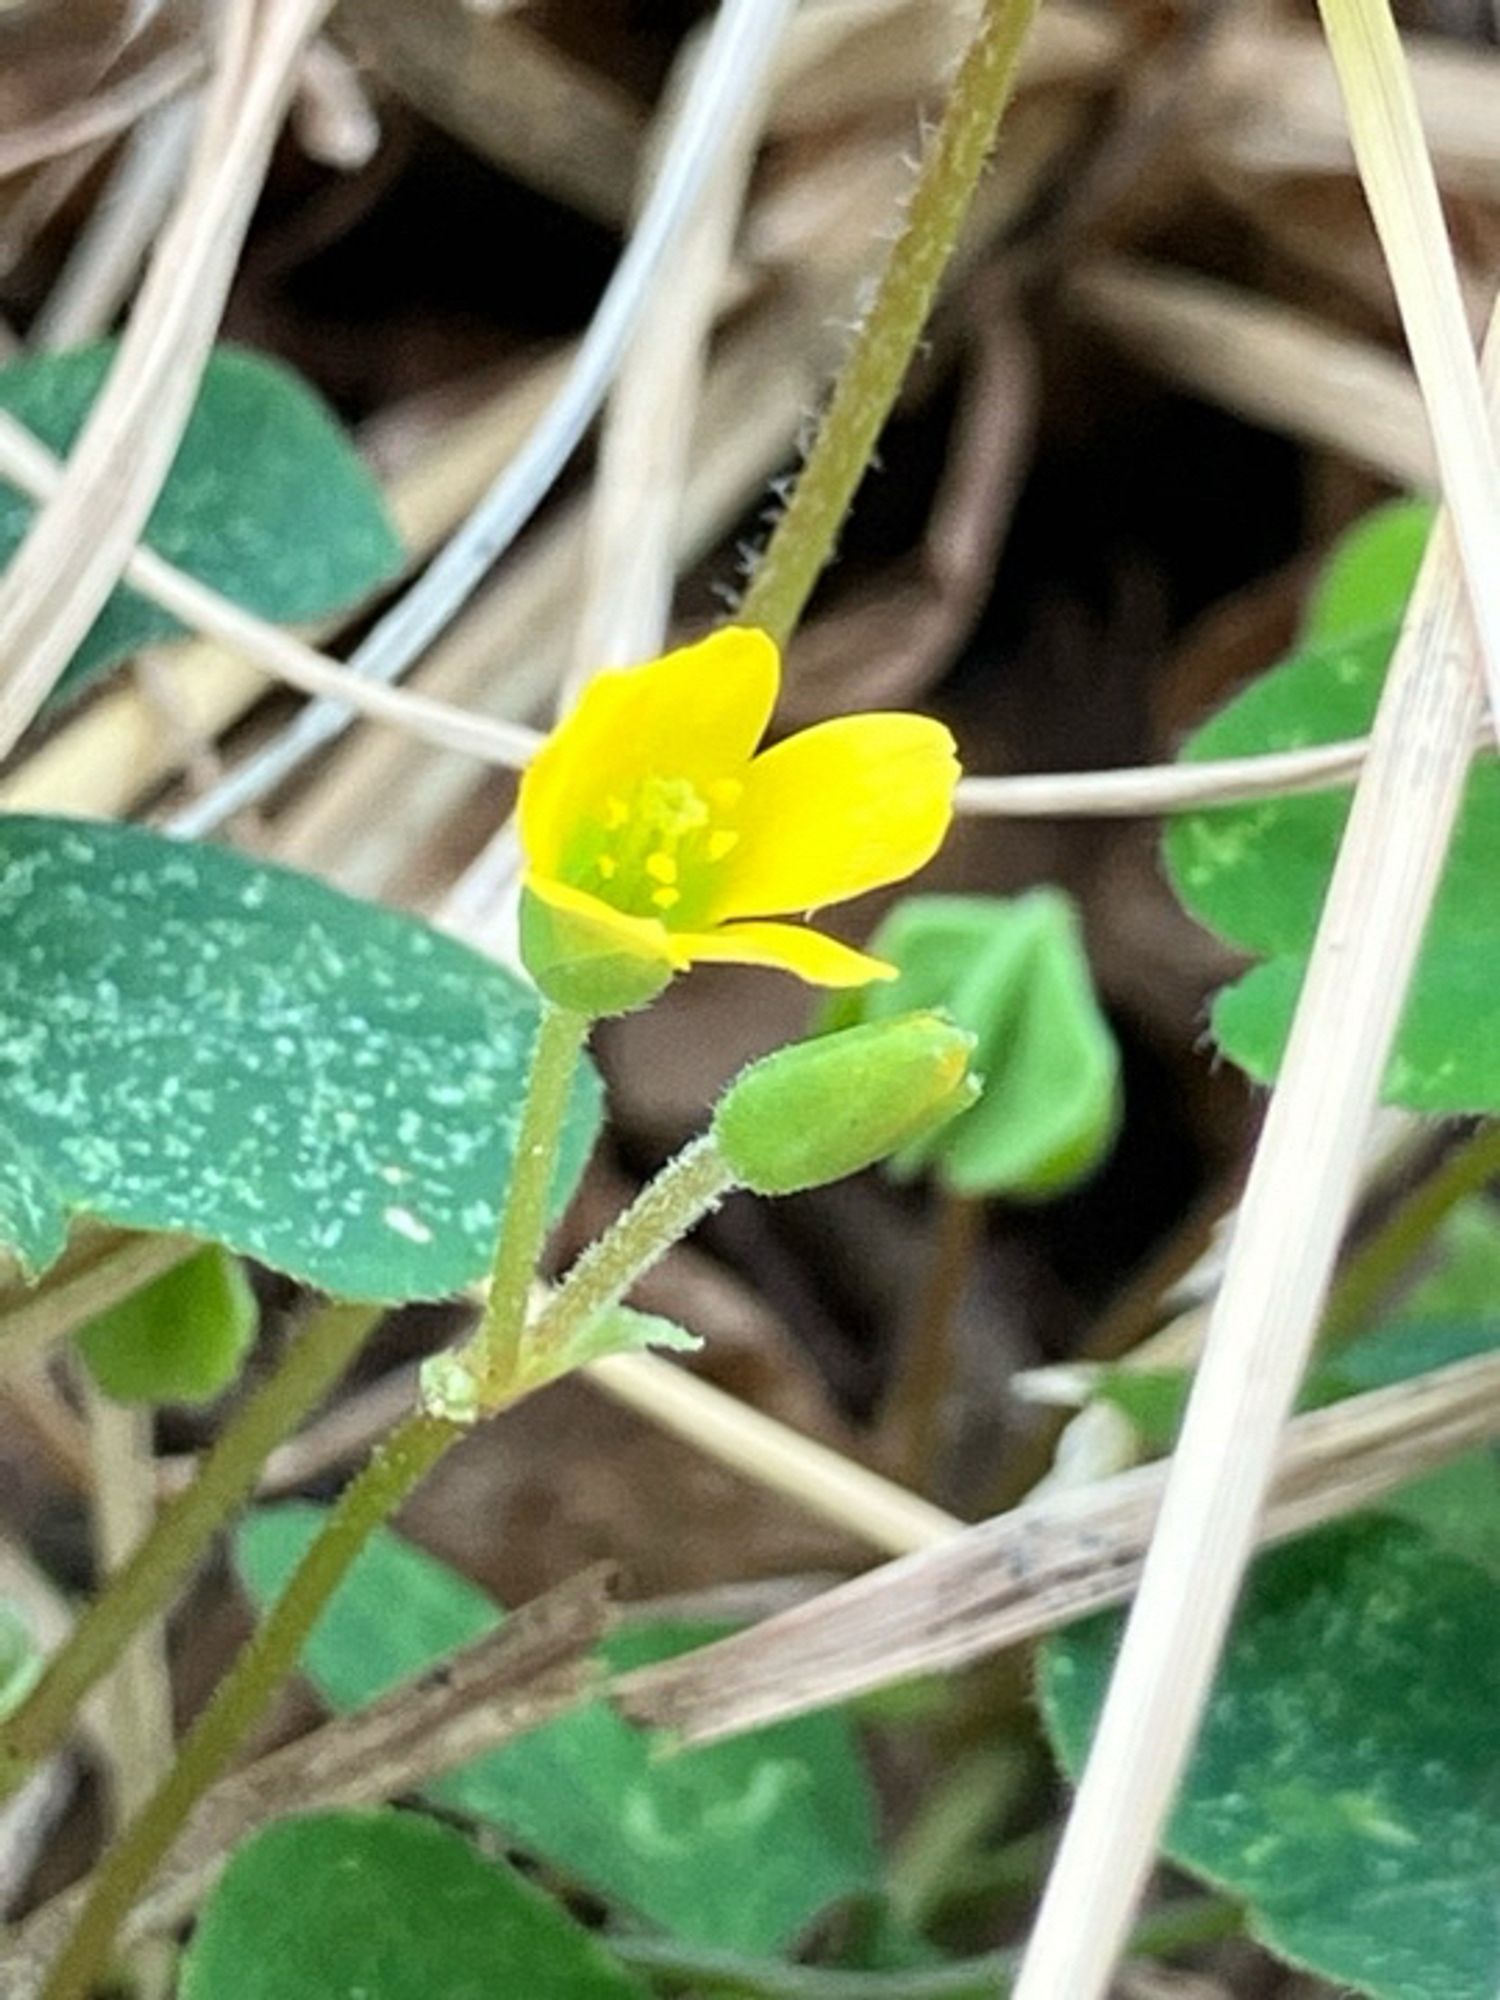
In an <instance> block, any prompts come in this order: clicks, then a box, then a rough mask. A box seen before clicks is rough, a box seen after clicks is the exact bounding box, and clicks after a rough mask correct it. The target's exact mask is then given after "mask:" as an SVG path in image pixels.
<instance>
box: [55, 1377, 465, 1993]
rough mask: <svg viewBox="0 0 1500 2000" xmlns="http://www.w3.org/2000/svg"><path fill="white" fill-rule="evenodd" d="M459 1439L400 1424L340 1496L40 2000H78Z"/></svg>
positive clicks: (421, 1419) (102, 1877)
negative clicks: (374, 1538)
mask: <svg viewBox="0 0 1500 2000" xmlns="http://www.w3.org/2000/svg"><path fill="white" fill-rule="evenodd" d="M466 1435H467V1432H466V1431H465V1430H464V1428H463V1427H462V1426H460V1425H457V1424H451V1423H448V1422H446V1421H445V1420H444V1419H443V1418H441V1417H434V1416H429V1415H427V1414H426V1413H422V1414H419V1415H417V1416H414V1417H408V1418H407V1420H406V1422H405V1423H404V1424H402V1425H401V1426H400V1427H399V1428H398V1429H397V1430H396V1431H394V1432H393V1433H392V1435H391V1436H390V1437H389V1438H388V1439H387V1440H386V1442H385V1444H384V1445H383V1446H382V1447H381V1449H380V1450H379V1451H378V1452H377V1453H376V1454H375V1456H374V1457H373V1458H372V1459H371V1460H370V1463H369V1464H368V1465H367V1466H366V1467H365V1469H364V1471H363V1472H362V1473H360V1475H359V1477H358V1478H357V1479H355V1480H354V1481H353V1482H352V1483H351V1484H350V1485H349V1486H347V1487H346V1488H345V1490H344V1493H343V1495H342V1497H341V1498H340V1500H339V1501H338V1503H337V1505H336V1506H335V1507H334V1509H333V1511H332V1513H331V1514H330V1515H329V1517H328V1520H327V1522H326V1523H325V1525H324V1527H323V1530H322V1532H321V1533H320V1534H319V1536H318V1538H317V1540H316V1541H315V1542H314V1543H313V1545H312V1547H311V1548H310V1549H309V1550H308V1552H307V1554H306V1555H305V1556H304V1558H303V1560H302V1562H301V1564H300V1565H299V1566H298V1568H297V1570H296V1572H295V1573H294V1575H293V1577H292V1579H291V1581H290V1583H289V1584H288V1585H287V1587H286V1589H285V1590H284V1591H283V1592H282V1594H281V1596H280V1597H279V1598H278V1599H277V1601H276V1603H275V1605H274V1606H273V1607H272V1609H271V1611H270V1612H269V1614H268V1615H267V1617H266V1618H265V1620H264V1621H263V1623H262V1624H261V1625H260V1626H259V1627H258V1628H257V1630H256V1632H255V1634H254V1636H253V1638H251V1640H250V1641H249V1643H248V1644H247V1645H246V1646H245V1647H244V1649H243V1650H242V1651H241V1653H240V1655H239V1657H238V1659H237V1660H236V1661H235V1663H234V1665H233V1666H232V1667H231V1668H230V1670H229V1672H228V1674H227V1675H226V1676H225V1678H224V1679H223V1680H222V1681H221V1682H220V1683H219V1686H218V1687H217V1688H216V1689H215V1691H214V1695H213V1698H212V1699H211V1701H210V1702H209V1704H208V1706H207V1708H205V1709H204V1711H203V1713H202V1714H201V1715H200V1716H199V1717H198V1720H197V1721H196V1722H195V1723H194V1725H193V1727H192V1729H191V1730H190V1731H189V1732H188V1735H187V1737H186V1739H185V1740H184V1742H183V1745H182V1748H181V1751H180V1753H179V1755H178V1759H177V1762H176V1764H175V1765H174V1766H173V1768H172V1770H171V1771H170V1772H169V1773H168V1775H167V1777H166V1778H165V1779H164V1780H163V1782H162V1784H161V1785H160V1786H159V1787H158V1789H157V1790H156V1792H155V1793H154V1794H153V1795H152V1797H151V1798H150V1800H149V1801H148V1802H147V1804H146V1805H145V1807H144V1808H143V1809H142V1811H141V1812H140V1813H139V1814H138V1815H137V1817H136V1818H135V1819H134V1820H133V1821H132V1822H131V1824H130V1825H129V1827H128V1828H127V1829H126V1830H125V1832H124V1834H123V1835H122V1836H121V1838H120V1839H119V1840H118V1841H117V1842H116V1844H115V1845H114V1846H113V1847H112V1848H111V1849H110V1850H109V1852H108V1853H107V1854H106V1855H105V1857H104V1859H103V1861H101V1862H100V1864H99V1866H98V1868H97V1869H96V1870H95V1871H94V1875H93V1879H92V1881H91V1883H90V1886H89V1893H88V1896H87V1898H86V1900H85V1902H84V1905H83V1908H82V1910H81V1912H80V1913H79V1918H78V1922H77V1924H76V1926H75V1928H74V1930H73V1932H72V1934H71V1936H70V1937H69V1939H68V1942H67V1944H66V1945H65V1946H64V1947H63V1949H62V1952H61V1953H60V1954H59V1956H58V1959H57V1962H56V1964H55V1965H54V1966H53V1967H52V1971H51V1973H50V1975H49V1977H48V1980H47V1984H46V1986H45V1987H44V1988H43V1993H42V2000H85V1996H86V1995H87V1994H88V1993H89V1992H90V1991H91V1989H92V1987H93V1985H94V1982H95V1981H96V1979H98V1978H99V1976H100V1975H101V1973H102V1972H103V1971H104V1969H105V1966H106V1964H107V1962H108V1959H109V1955H110V1951H111V1949H112V1947H113V1945H114V1940H115V1937H116V1935H117V1933H118V1931H119V1928H120V1925H121V1923H122V1922H123V1921H124V1919H125V1917H126V1915H127V1914H128V1912H129V1910H130V1907H131V1905H132V1903H133V1902H134V1901H135V1899H136V1897H137V1895H138V1894H139V1893H140V1891H141V1890H142V1889H143V1888H144V1887H145V1885H146V1883H147V1882H148V1881H149V1880H150V1878H151V1876H152V1875H153V1874H154V1873H155V1871H156V1867H157V1864H158V1862H159V1861H160V1860H161V1858H162V1856H163V1855H164V1854H165V1853H166V1851H167V1849H168V1848H169V1847H170V1846H171V1845H172V1843H173V1841H174V1840H175V1839H176V1837H177V1835H178V1833H179V1832H180V1831H181V1829H182V1827H183V1825H184V1824H185V1822H186V1820H187V1818H188V1815H189V1814H190V1813H191V1812H192V1810H193V1808H194V1806H195V1805H196V1804H197V1802H198V1800H199V1799H200V1797H201V1796H202V1795H203V1793H204V1792H205V1791H206V1790H207V1789H208V1787H209V1786H210V1785H211V1784H213V1783H214V1781H215V1780H216V1779H217V1778H218V1777H219V1776H220V1774H221V1773H222V1772H223V1771H224V1770H225V1768H226V1767H227V1766H228V1764H229V1762H230V1760H231V1759H232V1758H233V1756H234V1755H235V1752H236V1751H237V1750H238V1749H239V1747H240V1745H241V1744H242V1743H243V1742H244V1740H245V1737H246V1736H247V1735H248V1734H249V1732H250V1730H251V1728H252V1727H253V1726H254V1725H255V1723H256V1722H257V1721H258V1720H259V1718H260V1716H261V1714H262V1712H263V1711H264V1709H265V1706H266V1704H267V1702H268V1701H269V1700H270V1698H271V1696H272V1695H273V1694H274V1693H275V1692H276V1689H277V1688H278V1687H279V1686H280V1685H281V1682H282V1681H283V1680H284V1679H285V1677H286V1675H287V1674H289V1673H290V1672H291V1670H292V1668H293V1667H294V1666H295V1665H296V1663H297V1658H298V1655H299V1654H300V1653H301V1651H302V1647H303V1643H304V1642H305V1640H306V1638H307V1635H308V1633H309V1632H310V1631H311V1630H312V1627H313V1625H314V1624H315V1623H316V1621H317V1618H318V1614H319V1613H320V1612H321V1611H322V1609H323V1607H324V1605H325V1604H326V1603H327V1602H328V1599H329V1598H330V1597H331V1596H332V1595H333V1592H334V1591H335V1590H336V1589H337V1588H338V1586H339V1584H340V1582H341V1581H342V1580H343V1578H344V1576H345V1575H346V1574H347V1572H348V1569H349V1566H350V1564H351V1563H352V1562H353V1561H354V1558H355V1557H356V1556H357V1555H358V1554H359V1552H360V1550H361V1549H362V1548H363V1547H364V1545H365V1543H366V1541H367V1540H368V1539H369V1537H370V1536H371V1534H373V1533H374V1531H375V1529H376V1528H378V1527H379V1526H381V1524H382V1523H383V1522H385V1521H386V1520H388V1519H389V1518H390V1516H391V1515H392V1514H393V1513H394V1512H395V1510H396V1509H397V1507H399V1506H400V1504H401V1502H402V1501H403V1500H404V1499H405V1498H406V1496H407V1495H408V1494H409V1493H410V1492H411V1491H412V1489H413V1487H415V1486H416V1484H417V1483H418V1481H419V1480H420V1479H421V1478H422V1477H423V1476H424V1474H426V1473H427V1472H428V1471H430V1469H431V1468H432V1467H433V1466H434V1465H435V1464H436V1463H437V1461H438V1460H439V1459H440V1458H441V1457H442V1455H443V1453H444V1452H445V1451H446V1450H447V1449H448V1447H449V1446H450V1445H451V1444H454V1443H456V1442H457V1440H458V1439H459V1438H461V1437H464V1436H466Z"/></svg>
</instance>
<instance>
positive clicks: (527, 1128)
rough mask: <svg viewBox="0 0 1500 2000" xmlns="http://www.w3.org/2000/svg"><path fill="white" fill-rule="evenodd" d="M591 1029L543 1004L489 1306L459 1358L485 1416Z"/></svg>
mask: <svg viewBox="0 0 1500 2000" xmlns="http://www.w3.org/2000/svg"><path fill="white" fill-rule="evenodd" d="M589 1025H590V1024H589V1021H588V1018H587V1016H585V1015H583V1014H574V1013H571V1012H569V1011H568V1009H566V1008H563V1007H554V1006H553V1005H552V1004H551V1003H550V1001H544V1002H543V1004H542V1018H541V1023H540V1025H539V1027H538V1028H537V1037H536V1048H535V1050H534V1051H533V1054H532V1058H531V1082H530V1085H529V1087H528V1089H527V1093H526V1108H525V1110H524V1111H523V1112H522V1114H521V1130H520V1133H519V1135H518V1137H517V1139H516V1159H515V1166H514V1168H513V1169H512V1171H511V1181H510V1191H509V1193H508V1195H507V1197H506V1203H505V1219H504V1221H503V1222H502V1223H501V1225H500V1239H499V1241H498V1243H497V1244H496V1246H495V1261H494V1264H493V1265H492V1267H491V1270H490V1294H489V1299H488V1302H487V1303H486V1305H485V1309H484V1317H483V1319H481V1321H480V1322H479V1330H478V1332H477V1333H476V1334H475V1335H474V1338H473V1340H472V1342H471V1343H470V1345H469V1348H468V1350H467V1352H466V1355H465V1357H464V1358H465V1360H466V1361H467V1363H468V1365H469V1367H470V1369H471V1371H472V1373H473V1375H474V1378H475V1381H476V1383H477V1384H478V1387H479V1399H480V1404H481V1407H482V1408H484V1409H485V1410H490V1409H497V1408H499V1407H500V1406H501V1405H503V1404H504V1403H506V1402H507V1401H509V1400H510V1399H511V1397H512V1395H513V1393H514V1390H515V1385H516V1376H517V1369H518V1366H519V1363H520V1358H521V1336H522V1329H523V1328H524V1326H525V1324H526V1304H527V1299H528V1298H529V1296H530V1291H531V1284H532V1280H533V1279H534V1278H535V1276H536V1267H537V1259H538V1258H539V1257H540V1256H541V1252H542V1244H543V1242H544V1240H545V1238H546V1234H547V1215H548V1211H549V1208H550V1206H551V1200H552V1182H553V1179H554V1176H555V1174H556V1171H557V1156H558V1152H559V1150H560V1149H561V1146H562V1135H563V1126H564V1122H565V1119H566V1116H567V1109H568V1092H569V1090H570V1089H571V1088H572V1083H573V1077H574V1074H575V1072H576V1070H577V1068H578V1059H579V1057H580V1055H581V1054H582V1053H583V1044H584V1041H585V1040H586V1038H587V1036H588V1031H589Z"/></svg>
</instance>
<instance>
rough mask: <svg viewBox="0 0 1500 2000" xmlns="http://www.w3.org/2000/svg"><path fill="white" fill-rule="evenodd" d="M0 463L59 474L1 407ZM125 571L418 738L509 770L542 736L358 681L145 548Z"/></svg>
mask: <svg viewBox="0 0 1500 2000" xmlns="http://www.w3.org/2000/svg"><path fill="white" fill-rule="evenodd" d="M0 470H3V471H4V472H5V474H6V475H7V477H9V478H12V479H14V480H15V481H16V483H17V484H18V485H20V486H21V487H23V488H24V489H25V490H26V491H28V492H30V493H34V494H39V495H46V494H50V493H56V492H57V491H58V489H59V486H60V485H61V481H62V478H63V473H62V471H61V468H60V467H59V466H58V464H57V461H56V460H55V459H54V458H53V457H52V455H51V453H50V452H48V451H47V450H46V449H45V448H44V447H43V446H42V445H40V444H38V442H37V441H36V439H35V438H33V437H32V436H31V435H30V434H29V433H28V432H27V431H26V430H24V429H23V428H22V426H21V425H19V424H18V423H17V422H16V421H15V419H14V418H13V417H10V416H7V415H5V414H4V413H3V412H0ZM124 575H125V577H126V580H127V581H128V582H130V583H133V584H135V585H136V586H137V588H138V589H140V590H141V591H143V592H144V593H145V595H146V596H147V597H149V598H151V599H152V600H153V602H154V603H156V604H159V605H160V606H161V607H162V609H163V610H164V611H170V612H171V613H172V615H173V617H174V618H180V619H181V620H182V622H183V624H185V625H187V626H189V627H191V628H192V629H193V630H195V631H197V632H200V633H202V634H203V635H204V636H205V637H206V638H211V639H217V640H218V641H219V643H220V644H221V645H223V646H227V647H228V648H229V649H230V650H231V651H232V652H234V653H235V654H237V655H238V656H239V657H240V658H242V659H245V660H249V661H250V662H252V664H254V665H255V666H257V667H260V668H262V669H263V670H264V671H265V672H266V673H268V674H272V675H274V676H275V678H276V679H277V680H280V681H285V682H286V683H287V685H288V686H290V687H294V688H298V689H300V690H301V691H302V692H303V693H304V694H312V695H324V696H328V697H331V698H333V699H335V700H338V701H342V702H347V703H348V705H349V707H351V708H353V709H357V710H358V711H359V712H360V714H362V715H366V716H369V717H370V718H371V719H372V720H375V721H379V722H389V723H392V724H393V725H394V726H395V727H396V728H398V729H405V730H407V731H409V732H410V733H411V734H412V735H414V736H420V737H421V738H422V739H423V741H424V742H427V743H433V744H436V745H438V746H439V747H440V748H442V749H445V750H460V751H463V752H465V753H466V754H467V755H469V756H473V757H477V758H479V759H481V760H482V761H483V762H485V763H492V764H500V765H504V766H506V767H507V768H509V769H512V770H514V769H516V768H518V767H519V766H520V765H522V764H524V763H526V761H527V760H528V759H529V758H530V756H531V755H532V753H533V751H534V750H535V749H536V746H537V744H538V743H539V742H540V741H541V738H540V737H539V736H538V735H537V733H536V731H535V730H532V729H525V728H522V727H520V726H518V725H515V724H509V723H504V722H495V721H492V720H490V719H489V718H488V717H486V716H480V715H471V714H470V713H469V712H468V711H467V710H466V709H461V708H454V707H451V706H450V705H449V704H448V703H447V702H441V701H433V700H431V699H429V698H428V697H427V696H425V695H420V694H411V693H408V692H406V691H405V690H404V689H402V688H396V687H387V686H386V685H384V684H383V683H381V682H374V681H368V680H362V679H361V678H360V677H359V676H358V675H357V674H355V673H353V672H352V671H351V670H350V669H349V668H348V667H345V666H341V665H340V664H339V662H338V661H337V660H333V659H330V658H329V657H328V655H327V654H326V653H320V652H318V651H317V649H316V648H315V647H313V646H309V645H308V644H307V643H306V642H305V641H304V640H302V639H299V638H297V637H296V636H295V634H293V633H291V632H285V631H283V630H282V629H281V628H280V627H279V626H276V625H270V624H267V623H266V621H265V620H264V619H262V618H257V617H256V616H255V615H254V613H253V612H249V611H243V610H241V608H240V607H239V605H237V604H234V603H232V602H231V601H230V600H229V599H228V598H227V597H221V596H219V594H218V593H217V592H216V591H213V590H210V589H209V588H208V587H207V585H206V584H201V583H199V582H197V581H196V579H195V578H193V577H190V576H188V575H187V574H186V573H185V572H184V571H182V570H180V569H174V568H173V566H172V565H171V564H170V563H168V562H165V561H163V559H162V558H161V557H160V556H158V555H155V554H153V552H152V551H151V550H150V549H148V548H144V547H141V548H137V549H134V550H133V551H132V552H131V553H130V554H129V555H128V556H127V557H126V560H125V566H124Z"/></svg>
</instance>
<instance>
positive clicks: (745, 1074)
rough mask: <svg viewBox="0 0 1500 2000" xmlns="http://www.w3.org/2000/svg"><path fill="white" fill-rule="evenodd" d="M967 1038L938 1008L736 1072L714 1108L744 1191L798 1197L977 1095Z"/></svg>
mask: <svg viewBox="0 0 1500 2000" xmlns="http://www.w3.org/2000/svg"><path fill="white" fill-rule="evenodd" d="M973 1049H974V1037H973V1036H972V1035H971V1034H968V1033H966V1032H965V1030H964V1029H962V1028H957V1027H955V1026H954V1025H953V1023H952V1022H951V1021H950V1020H947V1019H946V1018H945V1017H944V1016H943V1015H941V1014H930V1013H928V1014H906V1015H903V1016H902V1017H901V1018H900V1019H899V1020H894V1021H875V1022H871V1023H870V1024H869V1025H868V1026H865V1027H860V1028H849V1029H846V1030H845V1031H844V1032H843V1033H841V1034H835V1035H822V1036H819V1037H817V1038H816V1039H814V1040H813V1041H809V1042H793V1043H792V1044H791V1045H790V1047H788V1048H784V1049H778V1050H777V1051H776V1053H775V1054H774V1055H769V1056H766V1057H764V1058H763V1059H762V1060H761V1061H760V1062H757V1063H752V1064H751V1065H750V1067H749V1068H748V1069H747V1070H742V1071H741V1073H740V1074H739V1076H737V1077H736V1078H735V1080H734V1082H733V1083H732V1084H730V1086H729V1088H728V1090H726V1091H725V1093H724V1095H723V1097H721V1098H720V1100H719V1105H718V1109H717V1110H716V1111H715V1113H714V1121H713V1133H714V1138H715V1140H716V1141H717V1142H718V1147H719V1151H720V1152H721V1153H722V1154H723V1156H724V1158H725V1160H726V1161H727V1162H728V1163H729V1165H730V1167H731V1168H732V1169H733V1171H734V1175H735V1178H736V1179H737V1180H738V1181H739V1182H740V1184H741V1185H742V1186H743V1187H747V1188H750V1189H752V1190H753V1191H754V1192H755V1193H756V1194H796V1193H797V1191H798V1190H799V1189H800V1188H810V1187H821V1186H822V1185H823V1184H824V1183H825V1182H826V1181H837V1180H842V1179H843V1177H844V1175H845V1174H854V1173H858V1172H859V1170H860V1168H861V1167H868V1166H872V1165H873V1164H874V1162H875V1161H876V1160H883V1159H884V1158H885V1157H886V1155H887V1154H889V1153H893V1152H895V1151H896V1150H897V1149H898V1148H899V1147H901V1146H907V1145H910V1144H911V1143H912V1141H913V1140H914V1139H916V1138H918V1137H920V1136H922V1135H924V1134H926V1133H927V1132H930V1131H931V1130H933V1128H934V1127H936V1126H938V1125H942V1124H945V1123H946V1122H947V1121H948V1119H950V1118H952V1117H955V1116H956V1115H957V1113H958V1112H960V1111H966V1110H967V1109H968V1108H969V1106H970V1105H971V1104H972V1103H973V1102H974V1101H975V1099H976V1098H977V1097H978V1096H979V1084H978V1082H977V1080H976V1079H975V1078H974V1077H973V1076H972V1075H970V1073H969V1057H970V1055H971V1054H972V1053H973Z"/></svg>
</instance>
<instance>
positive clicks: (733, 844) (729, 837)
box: [708, 826, 740, 861]
mask: <svg viewBox="0 0 1500 2000" xmlns="http://www.w3.org/2000/svg"><path fill="white" fill-rule="evenodd" d="M739 844H740V837H739V835H738V834H737V833H736V832H735V831H734V829H733V827H729V826H721V827H720V828H719V829H718V830H717V832H715V833H711V834H710V835H709V836H708V858H709V860H710V861H722V860H723V859H724V856H725V855H726V854H732V853H733V852H734V850H735V848H737V847H738V846H739Z"/></svg>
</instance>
